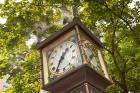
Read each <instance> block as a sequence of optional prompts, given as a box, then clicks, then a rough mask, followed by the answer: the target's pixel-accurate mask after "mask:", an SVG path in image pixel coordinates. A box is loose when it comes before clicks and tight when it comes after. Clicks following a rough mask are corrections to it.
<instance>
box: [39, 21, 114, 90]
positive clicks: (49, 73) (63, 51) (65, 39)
mask: <svg viewBox="0 0 140 93" xmlns="http://www.w3.org/2000/svg"><path fill="white" fill-rule="evenodd" d="M37 48H38V50H39V51H40V54H41V60H42V61H41V68H42V70H41V73H42V75H41V76H42V88H43V89H44V90H47V91H50V92H51V93H105V88H106V87H107V86H109V85H110V84H111V80H110V78H109V75H108V73H107V68H106V64H105V62H104V59H103V56H102V53H101V49H102V48H103V44H102V43H101V42H100V40H99V39H98V38H97V37H96V36H95V35H94V34H93V33H91V32H90V31H89V30H88V29H87V28H86V27H85V26H84V25H83V24H82V23H81V21H80V20H79V19H78V18H74V19H73V21H72V22H71V23H69V24H67V25H66V26H64V27H63V28H62V29H61V30H60V31H58V32H57V33H55V34H53V35H52V36H50V37H48V38H47V39H45V40H44V41H42V42H41V43H39V44H38V46H37Z"/></svg>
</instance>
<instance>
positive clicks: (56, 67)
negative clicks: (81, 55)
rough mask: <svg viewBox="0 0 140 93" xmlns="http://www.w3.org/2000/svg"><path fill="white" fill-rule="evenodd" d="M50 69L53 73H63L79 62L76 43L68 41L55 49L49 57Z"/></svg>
mask: <svg viewBox="0 0 140 93" xmlns="http://www.w3.org/2000/svg"><path fill="white" fill-rule="evenodd" d="M48 62H49V70H50V72H51V73H52V74H56V75H59V74H62V73H64V72H66V71H68V70H69V69H70V68H71V66H72V65H73V64H74V63H75V62H77V48H76V45H75V43H73V42H70V41H66V42H64V43H62V44H60V45H58V46H57V47H56V48H54V49H53V51H52V53H51V54H50V57H49V60H48Z"/></svg>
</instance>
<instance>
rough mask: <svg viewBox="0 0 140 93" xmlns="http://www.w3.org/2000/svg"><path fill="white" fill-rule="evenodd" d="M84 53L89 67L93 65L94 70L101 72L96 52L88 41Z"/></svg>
mask: <svg viewBox="0 0 140 93" xmlns="http://www.w3.org/2000/svg"><path fill="white" fill-rule="evenodd" d="M84 49H85V53H86V55H87V60H88V61H89V63H90V65H91V67H93V68H94V69H95V70H96V71H98V72H101V68H100V63H99V60H98V54H97V51H96V49H95V46H93V44H91V43H90V42H88V43H86V44H85V48H84Z"/></svg>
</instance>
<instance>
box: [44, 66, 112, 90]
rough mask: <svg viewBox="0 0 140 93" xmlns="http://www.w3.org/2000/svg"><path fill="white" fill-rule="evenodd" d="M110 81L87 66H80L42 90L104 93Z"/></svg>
mask: <svg viewBox="0 0 140 93" xmlns="http://www.w3.org/2000/svg"><path fill="white" fill-rule="evenodd" d="M109 85H111V81H109V80H108V79H106V78H105V77H104V76H102V75H101V74H99V73H98V72H96V71H95V70H94V69H92V68H91V67H90V66H88V65H81V66H79V67H78V68H76V69H73V70H71V71H69V72H68V73H66V74H64V75H63V76H61V77H59V78H57V79H56V80H54V81H52V82H50V83H48V84H46V85H44V86H43V87H42V89H44V90H47V91H50V92H51V93H105V89H106V87H107V86H109Z"/></svg>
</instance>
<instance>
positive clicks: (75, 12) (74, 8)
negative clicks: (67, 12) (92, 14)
mask: <svg viewBox="0 0 140 93" xmlns="http://www.w3.org/2000/svg"><path fill="white" fill-rule="evenodd" d="M72 8H73V9H72V10H73V18H77V17H78V12H77V7H76V6H73V7H72Z"/></svg>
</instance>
